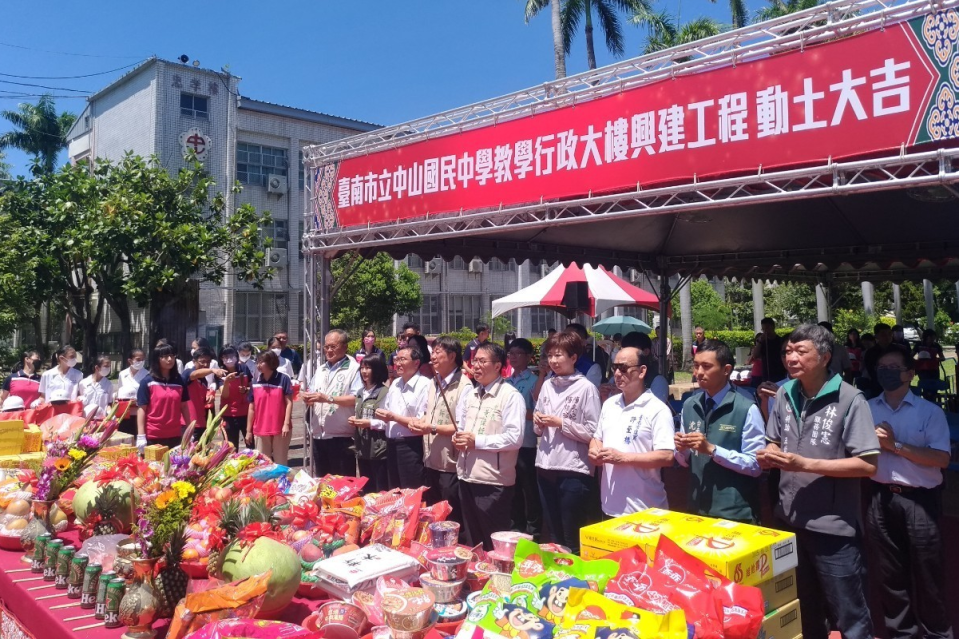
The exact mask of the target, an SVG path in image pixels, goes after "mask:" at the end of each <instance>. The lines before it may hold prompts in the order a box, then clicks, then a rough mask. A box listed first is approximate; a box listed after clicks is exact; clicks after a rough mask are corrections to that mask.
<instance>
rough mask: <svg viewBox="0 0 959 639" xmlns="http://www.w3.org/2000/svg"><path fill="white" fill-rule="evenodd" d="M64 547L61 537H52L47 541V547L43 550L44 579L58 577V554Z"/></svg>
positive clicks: (52, 579) (49, 579)
mask: <svg viewBox="0 0 959 639" xmlns="http://www.w3.org/2000/svg"><path fill="white" fill-rule="evenodd" d="M62 547H63V541H61V540H60V539H51V540H50V541H48V542H47V547H46V548H45V549H44V551H43V580H44V581H54V580H55V579H56V578H57V555H59V554H60V548H62Z"/></svg>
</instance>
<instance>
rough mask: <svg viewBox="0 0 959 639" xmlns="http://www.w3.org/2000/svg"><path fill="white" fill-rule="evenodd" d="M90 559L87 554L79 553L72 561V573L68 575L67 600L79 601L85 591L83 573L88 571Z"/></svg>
mask: <svg viewBox="0 0 959 639" xmlns="http://www.w3.org/2000/svg"><path fill="white" fill-rule="evenodd" d="M88 563H90V557H89V556H87V554H86V553H77V554H75V555H74V556H73V559H72V560H71V561H70V572H69V573H67V599H79V598H80V591H81V590H82V589H83V571H84V570H86V569H87V564H88Z"/></svg>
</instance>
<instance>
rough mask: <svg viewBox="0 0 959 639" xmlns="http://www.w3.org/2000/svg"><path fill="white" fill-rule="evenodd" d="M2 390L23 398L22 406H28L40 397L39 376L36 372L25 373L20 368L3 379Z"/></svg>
mask: <svg viewBox="0 0 959 639" xmlns="http://www.w3.org/2000/svg"><path fill="white" fill-rule="evenodd" d="M3 390H5V391H7V392H9V393H10V394H11V395H13V396H14V397H19V398H20V399H22V400H23V405H24V407H25V408H30V404H32V403H33V402H34V401H35V400H37V399H40V376H39V375H37V374H36V373H34V374H33V375H27V374H26V373H24V372H23V371H22V370H20V371H14V372H13V374H12V375H10V376H9V377H7V379H5V380H3Z"/></svg>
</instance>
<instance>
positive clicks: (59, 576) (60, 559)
mask: <svg viewBox="0 0 959 639" xmlns="http://www.w3.org/2000/svg"><path fill="white" fill-rule="evenodd" d="M75 554H77V549H76V547H75V546H64V547H63V548H61V549H60V553H59V554H58V555H57V571H56V573H55V576H54V577H55V578H54V582H55V583H56V589H57V590H66V589H67V576H68V575H69V574H70V562H71V561H73V556H74V555H75Z"/></svg>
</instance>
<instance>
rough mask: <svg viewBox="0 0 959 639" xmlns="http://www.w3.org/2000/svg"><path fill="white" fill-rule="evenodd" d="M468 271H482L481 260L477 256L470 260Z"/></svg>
mask: <svg viewBox="0 0 959 639" xmlns="http://www.w3.org/2000/svg"><path fill="white" fill-rule="evenodd" d="M469 272H470V273H482V272H483V260H481V259H479V258H477V259H474V260H470V265H469Z"/></svg>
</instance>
